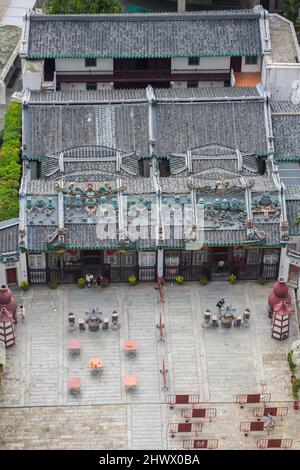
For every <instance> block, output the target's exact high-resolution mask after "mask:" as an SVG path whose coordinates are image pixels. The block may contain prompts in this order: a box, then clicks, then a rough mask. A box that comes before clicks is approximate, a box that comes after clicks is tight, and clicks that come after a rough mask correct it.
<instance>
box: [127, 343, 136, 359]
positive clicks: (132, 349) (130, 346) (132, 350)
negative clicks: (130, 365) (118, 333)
mask: <svg viewBox="0 0 300 470" xmlns="http://www.w3.org/2000/svg"><path fill="white" fill-rule="evenodd" d="M124 349H125V354H126V355H127V356H135V355H136V350H137V345H136V342H135V341H125V342H124Z"/></svg>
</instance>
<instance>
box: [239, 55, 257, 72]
mask: <svg viewBox="0 0 300 470" xmlns="http://www.w3.org/2000/svg"><path fill="white" fill-rule="evenodd" d="M245 62H246V57H242V68H241V72H260V71H261V57H257V64H254V65H246V64H245Z"/></svg>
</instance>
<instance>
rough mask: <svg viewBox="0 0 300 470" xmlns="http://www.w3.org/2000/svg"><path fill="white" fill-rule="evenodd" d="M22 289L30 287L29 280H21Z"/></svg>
mask: <svg viewBox="0 0 300 470" xmlns="http://www.w3.org/2000/svg"><path fill="white" fill-rule="evenodd" d="M21 289H23V290H24V291H25V290H28V289H29V282H28V281H22V282H21Z"/></svg>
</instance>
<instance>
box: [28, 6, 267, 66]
mask: <svg viewBox="0 0 300 470" xmlns="http://www.w3.org/2000/svg"><path fill="white" fill-rule="evenodd" d="M264 15H265V12H264V10H263V8H262V7H260V6H256V7H254V8H253V9H248V10H247V9H245V10H224V11H202V12H186V13H183V14H181V13H148V14H143V13H140V14H139V13H138V14H120V15H43V14H42V15H41V14H35V13H34V12H31V13H29V14H28V15H27V23H26V26H25V28H24V36H23V40H22V47H21V54H22V55H23V56H25V57H27V58H30V59H36V58H54V57H62V58H80V57H102V58H109V57H114V58H130V57H136V58H143V57H148V58H150V57H155V58H159V57H190V56H222V55H223V56H259V55H262V54H263V53H264V49H265V47H266V48H269V41H268V38H267V40H266V39H265V38H266V30H265V27H264ZM170 38H172V41H171V40H170Z"/></svg>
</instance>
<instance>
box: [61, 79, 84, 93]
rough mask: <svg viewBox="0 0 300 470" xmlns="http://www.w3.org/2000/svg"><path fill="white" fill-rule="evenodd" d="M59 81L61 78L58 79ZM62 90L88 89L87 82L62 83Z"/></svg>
mask: <svg viewBox="0 0 300 470" xmlns="http://www.w3.org/2000/svg"><path fill="white" fill-rule="evenodd" d="M58 81H59V80H58ZM60 89H61V91H66V90H86V86H85V83H84V82H82V83H61V84H60Z"/></svg>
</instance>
